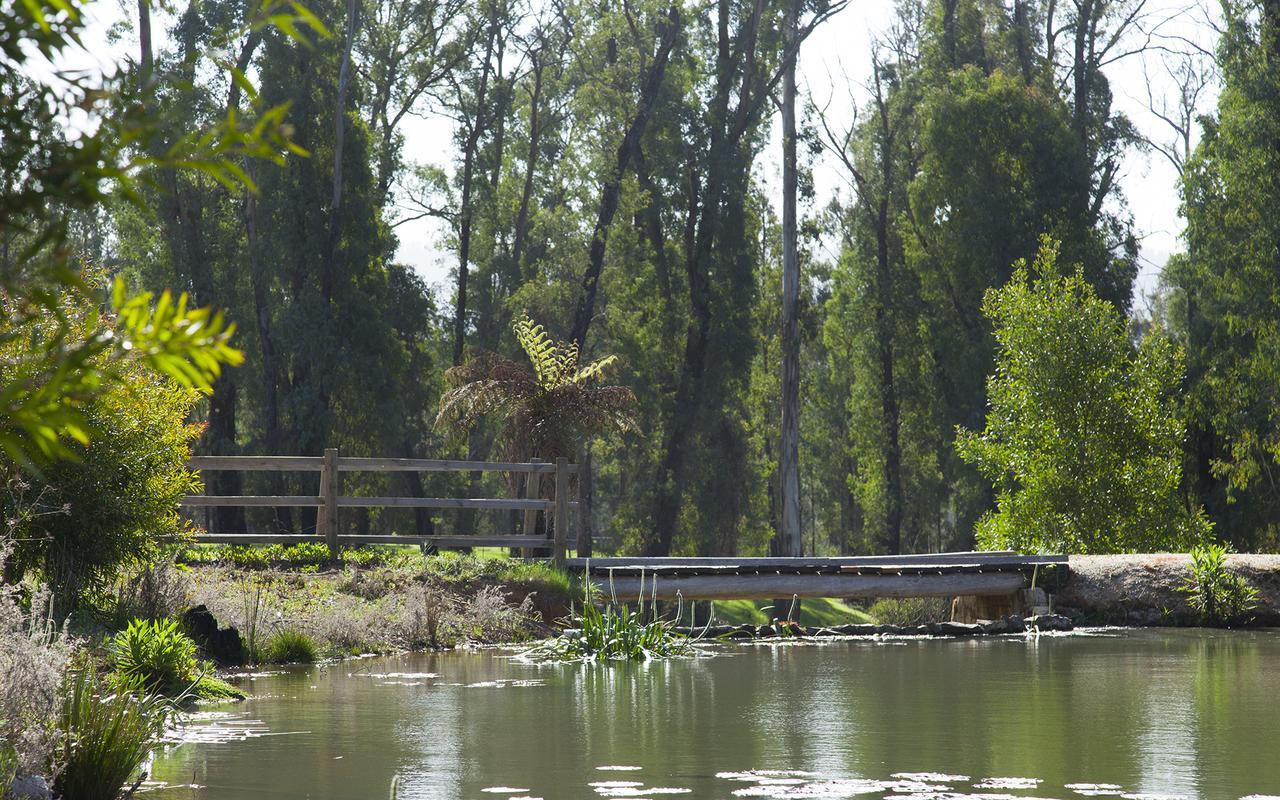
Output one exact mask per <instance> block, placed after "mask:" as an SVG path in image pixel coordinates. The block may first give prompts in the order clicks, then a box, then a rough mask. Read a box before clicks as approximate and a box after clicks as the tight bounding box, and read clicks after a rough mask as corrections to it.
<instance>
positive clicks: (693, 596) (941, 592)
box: [566, 551, 1067, 600]
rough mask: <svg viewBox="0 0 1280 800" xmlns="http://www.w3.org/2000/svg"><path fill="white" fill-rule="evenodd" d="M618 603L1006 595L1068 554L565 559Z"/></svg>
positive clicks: (1059, 563)
mask: <svg viewBox="0 0 1280 800" xmlns="http://www.w3.org/2000/svg"><path fill="white" fill-rule="evenodd" d="M566 563H567V564H568V566H569V567H570V568H572V569H577V570H587V571H589V572H590V574H591V577H592V579H593V581H594V582H595V584H596V585H597V586H598V587H600V589H601V590H602V591H603V592H605V593H606V595H609V594H611V595H612V596H614V597H616V598H617V599H619V600H633V599H636V598H637V597H639V596H640V593H641V592H642V591H643V593H644V595H645V596H646V597H649V596H651V595H654V594H656V596H657V597H658V599H663V600H669V599H674V598H675V597H677V596H679V597H682V598H683V599H685V600H742V599H748V600H750V599H768V598H790V597H793V596H794V597H844V598H854V597H865V598H871V597H956V596H964V595H970V596H984V595H986V596H990V595H1012V594H1014V593H1016V592H1017V591H1018V590H1019V589H1023V588H1026V587H1027V586H1029V585H1030V584H1031V579H1032V576H1033V573H1034V572H1035V571H1036V570H1039V569H1044V568H1046V567H1056V568H1058V569H1060V570H1065V569H1066V565H1067V557H1066V556H1048V555H1033V556H1027V555H1018V554H1017V553H1014V552H1012V551H999V552H993V551H984V552H966V553H928V554H919V555H901V556H852V557H844V558H817V557H799V558H594V559H577V558H570V559H568V560H567V562H566Z"/></svg>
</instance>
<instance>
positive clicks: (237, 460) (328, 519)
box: [182, 448, 579, 564]
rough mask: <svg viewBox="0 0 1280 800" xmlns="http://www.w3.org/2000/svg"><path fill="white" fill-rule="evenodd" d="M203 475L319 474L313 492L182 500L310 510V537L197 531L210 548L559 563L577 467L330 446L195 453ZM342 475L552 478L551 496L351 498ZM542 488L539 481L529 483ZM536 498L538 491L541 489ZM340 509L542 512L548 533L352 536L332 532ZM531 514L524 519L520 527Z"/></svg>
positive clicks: (197, 504) (190, 504)
mask: <svg viewBox="0 0 1280 800" xmlns="http://www.w3.org/2000/svg"><path fill="white" fill-rule="evenodd" d="M188 464H189V466H190V467H191V468H192V469H195V470H200V471H202V472H213V471H241V472H319V473H320V493H319V494H317V495H205V494H192V495H187V496H186V498H184V500H183V502H182V505H183V506H185V507H187V508H219V507H244V508H314V509H316V510H317V511H316V531H315V533H314V534H282V533H276V534H260V533H221V532H214V533H203V534H201V535H200V536H199V537H198V541H201V542H209V543H214V544H287V543H296V542H324V543H326V544H328V546H329V550H330V553H331V555H332V556H333V558H334V559H335V560H337V558H338V556H339V554H340V552H341V547H342V546H343V545H344V544H345V545H359V544H421V545H427V544H430V545H434V546H436V547H516V548H521V549H522V550H526V551H535V550H542V551H545V550H550V551H551V557H552V559H553V560H554V561H555V562H556V563H557V564H563V563H564V560H565V551H566V547H567V543H568V528H569V517H570V511H571V510H576V509H578V507H579V502H578V501H577V500H571V499H569V492H570V480H569V479H570V476H572V475H576V474H577V473H578V465H576V464H570V463H569V462H568V460H567V459H564V458H560V459H557V460H556V461H555V462H554V463H551V462H545V461H536V460H535V461H530V462H507V461H459V460H450V459H429V458H356V457H350V456H340V455H338V451H337V449H336V448H328V449H326V450H325V451H324V455H323V456H193V457H192V458H191V459H190V461H189V462H188ZM344 472H348V473H350V472H418V473H425V472H467V473H472V472H508V473H516V474H525V475H529V476H534V475H537V476H541V475H549V476H552V477H553V479H554V482H555V495H554V497H552V498H543V497H515V498H510V497H477V498H463V497H352V496H348V495H343V494H340V493H339V491H340V490H339V485H340V480H339V476H340V475H341V474H342V473H344ZM533 483H534V485H535V486H537V487H538V488H539V489H540V483H541V482H540V481H533ZM539 493H540V492H539ZM343 508H415V509H416V508H440V509H457V510H500V511H523V512H525V513H526V515H530V514H536V513H537V512H543V513H545V514H546V515H547V517H548V519H549V520H550V521H551V530H550V536H549V537H548V536H537V535H528V534H526V535H515V534H512V535H509V536H502V535H497V536H486V535H473V534H465V533H457V534H410V535H398V534H397V535H355V534H339V533H338V512H339V509H343ZM531 519H532V517H529V516H526V522H529V521H531Z"/></svg>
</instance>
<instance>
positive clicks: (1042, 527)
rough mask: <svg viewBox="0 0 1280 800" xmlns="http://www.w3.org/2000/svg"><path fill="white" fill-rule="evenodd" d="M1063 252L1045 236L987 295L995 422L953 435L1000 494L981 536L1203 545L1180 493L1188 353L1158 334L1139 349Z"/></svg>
mask: <svg viewBox="0 0 1280 800" xmlns="http://www.w3.org/2000/svg"><path fill="white" fill-rule="evenodd" d="M1057 261H1058V247H1057V245H1056V243H1053V242H1051V241H1049V240H1047V239H1046V240H1045V241H1044V242H1043V243H1042V245H1041V249H1040V252H1039V254H1038V255H1037V257H1036V260H1035V263H1034V264H1033V265H1032V266H1031V267H1028V266H1027V264H1026V263H1025V262H1020V263H1019V264H1018V265H1017V266H1016V268H1015V270H1014V274H1013V277H1012V278H1011V279H1010V281H1009V282H1008V283H1007V284H1005V285H1004V286H1003V287H1001V288H999V289H992V290H989V291H988V292H987V295H986V299H985V301H984V303H983V312H984V313H985V314H986V315H987V317H988V318H990V320H991V321H992V323H993V324H994V326H995V337H996V342H997V354H996V368H995V373H994V374H993V375H992V376H991V378H990V379H989V380H988V381H987V393H988V399H989V404H990V408H989V411H988V414H987V424H986V429H985V430H983V431H982V432H981V433H978V432H975V431H969V430H964V429H961V430H960V432H959V437H958V440H957V447H958V449H959V452H960V455H961V457H963V458H964V459H965V460H967V461H969V462H970V463H972V464H974V465H975V466H976V467H977V468H978V469H979V470H980V471H981V472H982V474H983V475H984V476H985V477H987V478H988V479H989V480H990V481H991V482H992V483H993V484H994V487H995V490H996V498H997V499H996V502H997V508H998V510H997V511H995V512H993V513H989V514H987V515H986V516H985V517H983V519H982V520H981V521H980V522H979V524H978V530H977V533H978V541H979V543H980V544H981V545H982V546H983V547H986V548H993V549H994V548H1012V549H1016V550H1020V551H1024V552H1025V551H1032V552H1035V551H1054V552H1064V553H1120V552H1144V551H1146V552H1149V551H1164V550H1171V549H1184V548H1187V547H1189V546H1191V545H1193V544H1196V543H1198V542H1201V541H1203V540H1204V539H1205V538H1206V537H1207V536H1208V534H1209V529H1210V526H1209V524H1208V522H1207V521H1206V519H1205V518H1204V516H1203V514H1202V512H1201V511H1200V510H1199V509H1198V508H1196V509H1189V508H1188V506H1187V505H1186V504H1185V503H1184V500H1183V495H1182V493H1181V481H1182V442H1183V438H1184V434H1185V427H1184V424H1183V420H1182V418H1181V416H1180V413H1179V408H1178V404H1177V401H1176V398H1175V396H1174V393H1175V391H1176V390H1177V388H1178V385H1179V383H1180V381H1181V380H1182V372H1183V362H1182V352H1181V350H1180V349H1179V348H1177V347H1176V346H1175V345H1174V344H1173V343H1172V342H1170V341H1169V339H1168V338H1166V337H1165V336H1163V335H1162V334H1160V333H1152V334H1149V335H1147V336H1146V337H1144V338H1143V340H1142V342H1141V344H1140V345H1138V346H1137V347H1136V348H1135V347H1134V346H1133V344H1132V343H1131V341H1130V338H1129V324H1128V322H1127V320H1126V319H1125V318H1124V316H1123V315H1121V314H1120V312H1119V311H1118V310H1117V309H1116V308H1115V306H1113V305H1111V304H1110V303H1108V302H1106V301H1105V300H1102V299H1100V298H1099V297H1098V295H1097V293H1096V291H1095V290H1094V289H1093V287H1092V286H1091V285H1090V284H1089V283H1088V282H1087V281H1086V280H1085V278H1084V275H1083V273H1082V271H1081V270H1080V268H1078V267H1077V269H1076V271H1075V273H1074V274H1071V275H1064V274H1061V273H1060V272H1059V269H1058V264H1057ZM1033 275H1034V277H1033Z"/></svg>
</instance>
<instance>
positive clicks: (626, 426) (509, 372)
mask: <svg viewBox="0 0 1280 800" xmlns="http://www.w3.org/2000/svg"><path fill="white" fill-rule="evenodd" d="M512 330H513V331H514V332H515V335H516V341H517V342H518V343H519V345H520V348H521V349H522V350H524V352H525V354H526V355H527V356H528V357H529V362H530V364H531V365H532V370H531V369H530V368H529V367H527V366H525V365H523V364H518V363H516V362H514V361H512V360H510V359H507V358H503V357H502V356H499V355H497V354H496V353H490V352H477V353H474V354H472V357H471V358H470V359H469V360H468V361H467V362H466V363H465V364H462V365H460V366H457V367H454V368H452V369H450V370H449V371H448V372H446V373H445V378H446V379H447V380H448V381H449V383H450V384H451V385H452V387H453V388H451V389H450V390H449V391H448V392H447V393H445V395H444V396H443V397H442V398H440V412H439V414H438V415H437V416H436V429H437V430H442V431H446V432H448V433H451V434H454V435H459V436H460V435H463V434H465V433H466V432H467V431H469V430H471V428H472V427H474V426H475V425H476V424H477V423H478V422H479V421H480V420H481V419H483V418H486V417H488V418H491V419H496V420H498V421H499V422H500V425H501V428H500V431H499V442H500V444H501V447H502V449H503V452H504V454H505V456H506V457H507V458H509V459H511V460H513V461H524V460H527V459H530V458H541V459H543V460H546V461H550V460H553V459H555V458H558V457H561V456H563V457H572V456H573V455H574V454H575V453H576V452H577V445H578V443H579V441H580V440H581V439H582V438H583V437H585V436H595V435H601V434H606V433H626V432H628V431H634V430H635V418H634V417H633V416H632V415H631V408H632V406H633V405H634V403H635V394H634V393H633V392H632V391H631V389H629V388H627V387H625V386H607V385H601V379H602V378H603V377H604V373H605V371H606V370H607V369H608V368H609V367H610V366H612V365H613V364H614V363H615V362H616V361H617V357H616V356H606V357H604V358H601V359H598V360H596V361H592V362H591V363H589V364H586V365H582V364H581V355H580V353H579V352H578V345H577V343H576V342H569V343H565V342H557V341H555V340H554V339H552V338H551V336H550V335H549V334H548V333H547V332H546V330H545V329H544V328H543V327H542V326H541V325H537V324H535V323H534V322H533V320H532V319H530V318H529V317H528V316H527V315H525V316H522V317H521V318H520V319H518V320H516V322H515V324H514V325H513V326H512Z"/></svg>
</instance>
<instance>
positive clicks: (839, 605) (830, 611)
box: [714, 598, 875, 628]
mask: <svg viewBox="0 0 1280 800" xmlns="http://www.w3.org/2000/svg"><path fill="white" fill-rule="evenodd" d="M772 606H773V602H772V601H770V600H717V601H716V603H715V607H714V614H715V618H716V622H718V623H722V624H726V625H768V624H769V623H771V622H773V616H772V614H773V611H772ZM794 621H795V622H796V623H798V624H799V625H803V626H805V627H811V628H827V627H831V626H834V625H847V624H850V623H863V624H865V623H872V622H875V619H873V618H872V617H871V615H870V614H868V613H867V612H865V611H863V610H861V609H858V608H854V607H853V606H851V605H849V604H848V603H845V602H844V601H842V600H835V599H829V598H805V599H804V600H802V601H801V602H800V613H799V614H798V615H797V616H796V618H795V620H794Z"/></svg>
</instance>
